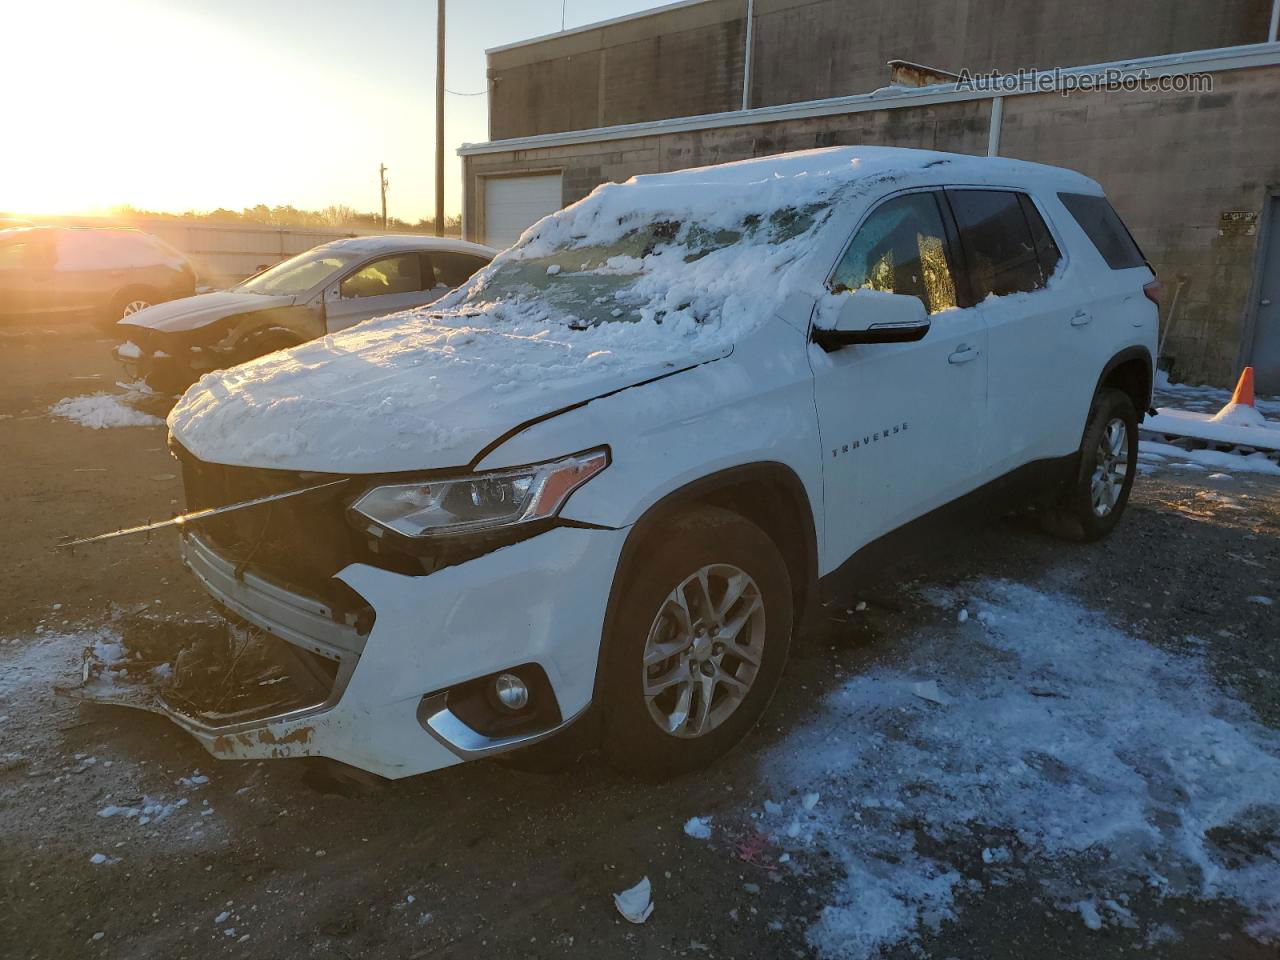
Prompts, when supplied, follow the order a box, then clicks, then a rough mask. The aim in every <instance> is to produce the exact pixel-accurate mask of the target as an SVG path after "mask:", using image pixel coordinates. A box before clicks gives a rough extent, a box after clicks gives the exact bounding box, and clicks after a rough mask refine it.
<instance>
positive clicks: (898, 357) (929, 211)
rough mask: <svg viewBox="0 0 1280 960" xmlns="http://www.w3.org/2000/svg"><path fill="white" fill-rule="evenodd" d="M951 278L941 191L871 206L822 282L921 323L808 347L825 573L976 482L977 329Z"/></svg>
mask: <svg viewBox="0 0 1280 960" xmlns="http://www.w3.org/2000/svg"><path fill="white" fill-rule="evenodd" d="M961 277H962V274H960V273H959V271H957V269H956V259H955V255H954V231H953V229H952V228H951V227H950V225H949V223H948V221H947V219H946V208H945V206H944V205H943V202H942V201H941V192H940V191H938V190H926V191H916V192H910V193H903V194H899V195H897V196H893V197H890V198H888V199H886V200H884V201H882V202H881V203H880V204H879V205H878V206H877V207H876V208H875V209H874V210H872V211H871V212H870V214H868V215H867V216H866V217H865V218H864V220H863V221H862V223H861V225H860V226H859V227H858V228H857V230H856V231H855V232H854V234H853V237H852V239H851V240H850V242H849V245H848V246H847V248H846V249H845V252H844V254H843V255H842V257H841V259H840V262H839V263H838V265H837V266H836V268H835V270H834V271H833V272H832V275H831V277H830V279H829V280H828V289H829V291H831V292H832V293H833V294H835V295H836V296H838V295H839V294H840V293H842V292H847V291H850V290H857V289H872V290H880V291H884V292H889V293H899V294H909V295H913V296H918V297H919V298H920V299H921V301H922V302H923V303H924V305H925V309H926V311H927V312H928V313H929V315H930V320H931V326H930V329H929V332H928V333H927V334H926V335H925V336H924V337H923V338H922V339H920V340H918V341H916V342H914V343H893V344H858V345H854V346H847V347H843V348H841V349H838V350H835V351H833V352H831V353H824V352H822V351H821V349H820V348H818V347H816V346H815V347H814V348H813V352H812V354H811V356H812V357H813V367H814V390H815V399H816V404H817V412H818V423H819V429H820V433H821V437H822V456H823V471H822V477H823V479H822V482H823V495H824V503H825V519H826V544H827V550H828V552H829V554H830V555H829V556H828V557H827V561H828V562H827V568H828V569H831V568H834V567H835V566H838V565H839V564H840V563H842V562H843V561H844V560H845V559H846V558H847V557H849V556H850V555H852V554H853V553H854V552H855V551H856V550H857V549H858V548H859V547H861V546H864V545H865V544H867V543H869V542H870V541H871V540H874V539H875V538H876V537H878V536H880V535H882V534H884V533H887V532H888V531H890V530H892V529H894V528H896V527H898V526H901V525H902V524H904V523H906V522H908V521H910V520H912V519H914V518H915V517H918V516H920V515H922V514H924V513H927V512H928V511H929V510H931V509H933V508H934V507H937V506H940V505H942V504H944V503H946V502H948V501H950V500H952V499H954V498H955V497H957V496H960V495H961V494H963V493H966V492H968V491H969V490H971V489H973V488H974V487H975V486H976V485H977V482H978V480H977V478H978V475H979V472H980V469H981V463H982V430H983V423H984V420H985V416H986V391H987V360H986V329H985V327H984V325H983V320H982V317H981V315H980V314H979V313H978V311H976V310H974V309H972V308H971V307H967V306H965V304H967V303H968V302H969V301H968V297H967V292H966V291H965V290H964V289H963V287H962V286H959V285H958V283H957V281H958V280H959V279H960V278H961ZM820 299H821V300H824V301H826V304H824V305H829V304H830V303H832V302H834V298H833V297H829V296H828V297H824V298H820ZM819 309H822V306H820V307H819ZM868 309H874V306H872V307H869V308H868Z"/></svg>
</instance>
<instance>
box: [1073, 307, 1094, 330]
mask: <svg viewBox="0 0 1280 960" xmlns="http://www.w3.org/2000/svg"><path fill="white" fill-rule="evenodd" d="M1092 319H1093V314H1091V313H1086V312H1085V311H1084V310H1077V311H1076V314H1075V316H1073V317H1072V318H1071V325H1072V326H1073V327H1083V326H1084V325H1085V324H1086V323H1088V322H1090V321H1091V320H1092Z"/></svg>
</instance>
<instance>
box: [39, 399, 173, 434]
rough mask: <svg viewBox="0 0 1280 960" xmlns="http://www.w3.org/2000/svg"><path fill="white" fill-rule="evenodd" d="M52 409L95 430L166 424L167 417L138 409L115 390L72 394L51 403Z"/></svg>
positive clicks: (51, 410)
mask: <svg viewBox="0 0 1280 960" xmlns="http://www.w3.org/2000/svg"><path fill="white" fill-rule="evenodd" d="M49 413H50V414H52V415H53V416H55V417H61V418H62V419H64V420H70V421H72V422H73V423H78V424H80V425H81V426H82V427H88V428H89V429H91V430H106V429H110V428H112V427H159V426H163V425H164V421H163V420H161V419H160V418H159V417H153V416H152V415H151V414H149V413H143V412H142V411H141V410H135V409H134V408H133V407H131V406H129V404H128V403H127V402H126V401H125V399H124V398H122V397H119V396H117V395H115V394H112V393H91V394H88V395H87V396H83V397H68V398H67V399H65V400H59V401H58V402H57V403H55V404H54V405H53V406H52V407H50V408H49Z"/></svg>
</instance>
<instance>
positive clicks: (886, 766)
mask: <svg viewBox="0 0 1280 960" xmlns="http://www.w3.org/2000/svg"><path fill="white" fill-rule="evenodd" d="M923 595H924V597H925V599H926V601H927V602H928V603H930V604H932V605H934V606H936V607H938V608H940V609H942V610H945V611H947V612H948V613H949V614H951V615H952V616H951V618H950V619H951V620H952V621H953V622H950V623H943V624H939V625H936V626H933V627H930V628H928V629H925V630H923V631H921V632H920V633H919V634H918V635H916V636H914V637H911V638H909V639H908V640H907V641H906V642H905V644H904V647H905V649H906V650H907V651H908V652H907V653H906V655H905V656H904V657H902V658H901V659H898V660H895V661H894V662H892V663H891V664H886V665H885V666H882V667H878V668H876V669H873V670H869V671H867V672H866V673H863V674H861V675H859V676H857V677H854V678H851V679H848V680H847V681H846V682H845V683H844V684H843V685H842V686H840V687H839V688H838V689H837V690H835V691H833V692H832V693H831V694H829V695H828V696H827V697H826V699H825V701H824V704H823V711H822V715H821V716H820V718H819V719H818V720H817V721H816V722H813V723H810V724H806V725H805V726H803V727H802V728H800V729H798V730H796V731H795V732H794V733H792V734H791V735H790V736H788V737H787V738H786V739H785V740H784V741H783V742H782V743H781V744H779V745H778V746H777V747H776V748H775V749H774V750H773V751H771V753H770V755H769V756H768V757H767V758H766V759H765V760H764V762H763V764H762V768H763V772H764V776H765V778H766V781H767V782H768V783H770V784H773V785H774V787H775V792H776V795H777V796H779V797H781V798H784V800H785V802H783V803H781V804H778V803H776V802H768V803H766V804H765V806H764V807H762V808H761V810H760V811H757V812H756V814H755V815H757V816H759V826H760V829H761V830H762V831H763V832H764V833H766V834H767V836H768V837H769V839H770V840H771V841H772V843H773V844H774V845H776V848H777V849H779V850H781V851H785V853H787V854H789V855H790V856H789V858H788V860H787V863H786V864H783V865H780V867H781V869H783V870H787V871H790V872H793V873H795V874H798V875H802V876H808V875H813V874H814V873H815V872H816V873H821V872H824V871H825V870H826V868H827V866H828V865H829V864H832V863H835V864H837V865H839V869H840V870H841V871H842V872H843V874H844V876H843V878H842V879H841V880H840V882H839V883H838V884H837V886H836V889H835V891H834V894H835V895H834V897H833V900H832V903H831V904H830V905H829V906H827V907H826V908H824V910H823V911H822V913H821V915H820V916H819V918H818V920H817V922H816V923H814V924H813V925H812V926H811V927H810V928H809V929H808V931H807V936H808V939H809V942H810V943H812V944H813V945H814V946H815V947H816V948H817V949H818V951H819V953H821V954H822V955H823V956H829V957H842V958H843V957H847V958H863V957H871V956H874V955H875V954H876V952H877V950H878V949H879V948H881V947H883V946H886V945H892V944H895V943H897V942H900V941H903V940H908V939H912V938H914V937H916V935H917V934H918V933H919V932H920V931H922V930H924V929H932V930H934V931H936V930H937V929H938V928H939V927H940V925H941V924H942V923H944V922H946V921H953V920H955V919H956V918H957V916H958V914H960V913H962V912H963V909H964V908H963V904H964V902H965V901H966V900H968V899H971V898H974V897H980V896H982V895H983V892H984V891H985V890H986V889H987V888H988V887H1003V886H1009V885H1019V886H1026V885H1031V886H1032V887H1033V890H1034V892H1033V893H1031V895H1032V896H1034V897H1035V898H1036V899H1037V900H1038V902H1040V903H1042V904H1043V906H1044V907H1045V909H1048V910H1057V911H1065V912H1067V913H1070V914H1074V915H1078V917H1079V921H1080V922H1081V923H1082V924H1083V925H1084V926H1085V927H1087V928H1089V929H1092V930H1098V929H1101V928H1102V927H1104V926H1107V927H1116V928H1121V929H1124V930H1127V931H1130V933H1129V936H1130V938H1131V939H1132V941H1133V942H1134V943H1135V945H1138V946H1141V945H1142V944H1145V943H1152V942H1154V941H1155V940H1157V939H1168V938H1170V937H1173V936H1176V932H1172V931H1166V930H1165V929H1164V928H1163V925H1162V924H1152V923H1147V922H1143V921H1142V920H1140V919H1139V918H1138V917H1136V916H1135V914H1134V912H1133V911H1132V910H1131V909H1129V907H1127V906H1126V904H1128V903H1129V902H1130V901H1131V899H1132V898H1135V897H1138V896H1140V895H1143V894H1153V895H1155V896H1158V897H1160V896H1165V895H1177V896H1190V897H1196V898H1201V899H1203V900H1205V901H1207V902H1214V901H1218V900H1230V901H1232V902H1234V903H1235V904H1237V905H1238V906H1239V907H1240V908H1241V909H1242V910H1243V911H1245V912H1246V913H1248V914H1249V915H1250V919H1249V921H1248V924H1247V927H1246V929H1247V931H1248V932H1250V933H1252V934H1253V935H1255V936H1256V937H1257V938H1258V939H1260V940H1263V941H1266V942H1273V943H1280V860H1278V859H1277V858H1280V734H1277V732H1276V731H1275V730H1271V729H1268V728H1266V727H1265V726H1263V725H1261V724H1260V723H1259V722H1258V721H1257V719H1256V718H1255V717H1254V716H1252V715H1251V713H1250V711H1249V710H1248V709H1247V708H1245V707H1243V706H1242V705H1241V704H1240V703H1239V702H1238V701H1237V700H1235V699H1234V698H1233V697H1231V696H1230V695H1229V694H1227V693H1225V692H1223V691H1222V690H1220V689H1219V688H1218V687H1217V685H1216V684H1215V683H1214V682H1213V680H1212V679H1211V678H1210V676H1209V674H1208V672H1207V670H1206V669H1205V664H1204V659H1203V652H1202V651H1203V646H1204V640H1203V639H1201V638H1199V637H1196V636H1192V635H1188V636H1186V637H1183V638H1181V640H1180V643H1179V646H1181V647H1182V650H1181V651H1180V652H1177V653H1173V652H1169V651H1166V650H1160V649H1157V648H1155V647H1153V646H1151V645H1149V644H1147V643H1145V642H1143V641H1142V640H1139V639H1137V638H1135V637H1134V636H1132V635H1131V634H1129V633H1128V632H1127V631H1125V630H1123V629H1119V628H1117V627H1116V626H1114V625H1113V624H1111V623H1110V622H1108V621H1107V619H1106V618H1105V617H1104V616H1103V615H1102V614H1100V613H1098V612H1097V611H1095V610H1093V609H1090V608H1089V607H1088V606H1087V605H1085V604H1082V603H1080V602H1079V601H1078V600H1076V599H1075V598H1073V597H1071V596H1069V595H1066V594H1063V593H1059V592H1056V591H1046V590H1043V589H1039V588H1037V587H1034V586H1030V585H1027V584H1020V583H1014V582H1010V581H1007V580H978V581H975V582H972V583H969V584H965V585H964V586H963V587H961V588H959V589H946V590H940V589H936V588H935V589H926V590H924V591H923ZM960 611H967V612H968V614H969V616H967V617H966V618H965V621H964V622H958V620H959V618H958V614H959V612H960ZM929 681H934V682H936V683H937V686H938V688H939V691H940V694H941V695H940V696H935V694H934V691H933V690H932V689H928V690H926V691H924V692H926V693H927V694H928V695H929V696H934V697H935V698H934V699H928V698H926V697H925V696H921V692H922V691H921V690H920V688H919V687H918V686H917V685H919V684H922V683H927V682H929ZM913 688H915V689H913ZM938 700H941V701H944V702H937V701H938ZM796 790H798V791H799V794H800V795H799V796H796V797H791V798H787V795H788V793H794V792H795V791H796ZM1241 837H1252V838H1254V841H1253V842H1254V843H1255V844H1256V846H1250V845H1249V844H1244V845H1243V846H1244V848H1245V849H1242V846H1241V845H1240V842H1239V841H1240V838H1241Z"/></svg>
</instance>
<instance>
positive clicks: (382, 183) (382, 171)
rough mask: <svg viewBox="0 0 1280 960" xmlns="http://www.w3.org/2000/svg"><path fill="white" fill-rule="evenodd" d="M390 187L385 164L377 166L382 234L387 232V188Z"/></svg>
mask: <svg viewBox="0 0 1280 960" xmlns="http://www.w3.org/2000/svg"><path fill="white" fill-rule="evenodd" d="M389 186H391V183H390V181H388V180H387V165H386V164H385V163H380V164H378V187H379V188H380V189H381V190H382V232H383V233H386V230H387V187H389Z"/></svg>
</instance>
